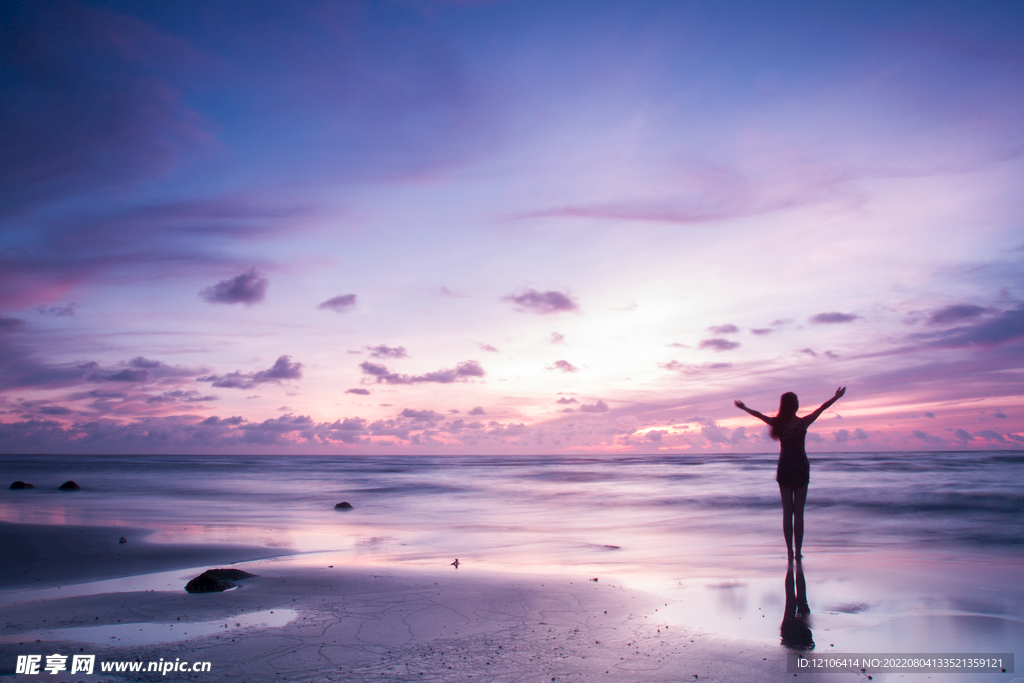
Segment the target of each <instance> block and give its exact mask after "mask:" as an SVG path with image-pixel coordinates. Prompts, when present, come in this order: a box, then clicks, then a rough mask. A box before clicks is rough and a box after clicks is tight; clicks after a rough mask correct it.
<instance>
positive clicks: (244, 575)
mask: <svg viewBox="0 0 1024 683" xmlns="http://www.w3.org/2000/svg"><path fill="white" fill-rule="evenodd" d="M203 573H204V574H209V575H210V576H214V577H216V578H218V579H221V580H222V581H240V580H242V579H251V578H254V577H255V576H257V575H256V574H250V573H249V572H243V571H242V570H241V569H207V570H206V571H205V572H203Z"/></svg>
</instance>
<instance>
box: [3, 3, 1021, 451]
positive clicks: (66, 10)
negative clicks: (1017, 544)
mask: <svg viewBox="0 0 1024 683" xmlns="http://www.w3.org/2000/svg"><path fill="white" fill-rule="evenodd" d="M0 21H2V30H3V37H2V39H0V46H2V47H0V60H2V62H0V67H2V72H0V73H2V74H3V77H2V78H0V90H2V93H3V106H2V107H0V129H2V130H3V131H4V144H3V145H2V146H0V229H2V232H0V240H2V242H0V247H2V248H0V452H9V453H14V452H39V451H46V452H118V453H124V452H137V453H175V452H196V453H203V452H219V451H223V452H261V453H263V452H266V453H271V452H273V453H345V452H350V453H509V454H512V453H561V452H600V451H624V452H654V451H662V452H694V451H697V452H699V451H726V450H741V451H771V450H774V449H775V448H777V446H775V445H774V444H773V443H772V442H770V441H769V440H768V439H767V437H766V434H765V430H764V429H763V425H762V424H760V423H758V422H757V421H756V420H753V419H752V418H750V417H749V416H748V415H746V414H745V413H742V412H740V411H739V410H737V409H736V408H734V407H733V405H732V401H733V400H734V399H737V398H740V399H743V400H744V401H746V402H747V404H748V405H750V406H751V407H754V408H757V409H760V410H761V411H763V412H766V413H774V411H775V410H776V409H777V406H778V396H779V394H780V393H782V392H783V391H787V390H792V391H796V392H797V393H798V394H799V395H800V397H801V398H802V400H803V402H804V408H805V409H806V410H810V409H813V408H814V407H816V406H817V404H818V403H820V402H822V401H824V400H825V399H827V398H829V397H830V396H831V394H832V392H833V391H834V390H835V388H836V387H837V386H839V385H846V386H848V387H849V389H848V394H847V397H846V398H845V399H843V400H842V401H841V402H840V403H839V404H838V405H837V406H836V408H834V409H833V410H832V411H830V412H829V413H828V414H826V415H825V417H823V418H822V419H821V420H820V421H819V422H818V423H817V424H816V425H815V428H814V430H813V433H812V435H811V436H810V437H809V438H810V439H811V441H810V442H809V444H808V445H809V447H810V448H811V449H813V450H818V451H823V450H922V449H937V448H941V449H951V448H953V449H960V448H967V449H992V448H1022V447H1024V389H1022V387H1024V374H1022V371H1024V267H1022V266H1024V192H1022V191H1021V188H1022V187H1024V157H1022V152H1024V126H1022V125H1021V122H1022V121H1024V41H1021V40H1020V36H1021V35H1024V5H1022V4H1020V3H1011V2H999V3H983V4H979V3H974V2H944V3H935V2H920V3H910V2H901V3H891V2H860V3H850V2H834V3H829V2H817V3H803V2H801V3H795V2H794V3H788V2H773V3H763V2H729V1H725V2H601V1H599V0H586V1H582V2H557V3H551V2H518V1H514V0H509V1H506V2H486V1H478V2H474V1H472V0H463V1H461V2H455V1H453V2H432V1H429V0H395V1H394V2H388V1H381V2H372V3H370V2H367V3H360V2H343V3H338V2H324V3H314V2H303V3H290V4H282V3H259V2H237V3H224V2H216V1H212V2H211V1H204V2H202V3H189V2H173V3H152V2H110V3H77V2H66V3H65V2H54V3H47V2H42V3H35V2H33V3H26V4H25V5H24V6H18V4H16V3H7V4H6V5H4V8H3V9H2V10H0Z"/></svg>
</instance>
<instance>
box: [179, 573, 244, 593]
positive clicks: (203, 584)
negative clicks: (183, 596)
mask: <svg viewBox="0 0 1024 683" xmlns="http://www.w3.org/2000/svg"><path fill="white" fill-rule="evenodd" d="M234 587H235V584H233V583H231V582H230V581H221V580H220V579H218V578H216V577H214V576H210V575H209V574H207V573H206V572H203V573H202V574H200V575H199V576H197V577H196V578H194V579H192V580H191V581H189V582H188V583H186V584H185V590H186V591H188V592H189V593H217V592H219V591H226V590H227V589H229V588H234Z"/></svg>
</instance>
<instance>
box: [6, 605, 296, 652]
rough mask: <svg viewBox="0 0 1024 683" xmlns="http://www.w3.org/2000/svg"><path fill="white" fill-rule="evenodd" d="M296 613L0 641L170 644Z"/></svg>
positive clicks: (234, 632) (277, 621) (86, 629)
mask: <svg viewBox="0 0 1024 683" xmlns="http://www.w3.org/2000/svg"><path fill="white" fill-rule="evenodd" d="M298 615H299V613H298V612H297V611H295V610H292V609H276V610H262V611H259V612H249V613H248V614H238V615H235V616H232V617H227V618H224V619H216V620H213V621H191V622H182V621H176V622H173V623H167V624H163V623H137V622H136V623H131V624H103V625H102V626H81V627H78V628H61V629H50V630H47V631H31V632H26V633H19V634H18V635H16V636H6V637H0V643H26V642H32V641H33V640H35V639H37V638H41V639H45V640H46V641H47V642H48V643H53V642H60V641H70V642H75V643H89V644H91V645H110V646H116V645H156V644H159V643H173V642H178V641H181V640H190V639H192V638H200V637H202V636H210V635H215V634H216V635H224V636H225V637H227V636H234V637H240V636H242V635H244V634H243V633H239V632H238V631H241V630H243V629H248V628H253V627H260V626H264V627H265V626H269V627H280V626H285V625H286V624H288V623H289V622H291V621H293V620H294V619H295V618H296V617H297V616H298Z"/></svg>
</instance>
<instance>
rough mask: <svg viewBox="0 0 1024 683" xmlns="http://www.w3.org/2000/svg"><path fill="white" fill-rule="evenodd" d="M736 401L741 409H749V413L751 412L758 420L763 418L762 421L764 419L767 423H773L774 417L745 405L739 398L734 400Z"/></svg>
mask: <svg viewBox="0 0 1024 683" xmlns="http://www.w3.org/2000/svg"><path fill="white" fill-rule="evenodd" d="M734 403H735V404H736V407H737V408H739V409H740V410H745V411H747V412H748V413H750V414H751V415H753V416H754V417H756V418H757V419H758V420H762V421H764V422H765V423H767V424H771V423H772V419H771V418H770V417H767V416H765V415H762V414H761V413H759V412H757V411H756V410H751V409H750V408H748V407H747V406H745V405H743V401H739V400H737V401H734Z"/></svg>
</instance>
